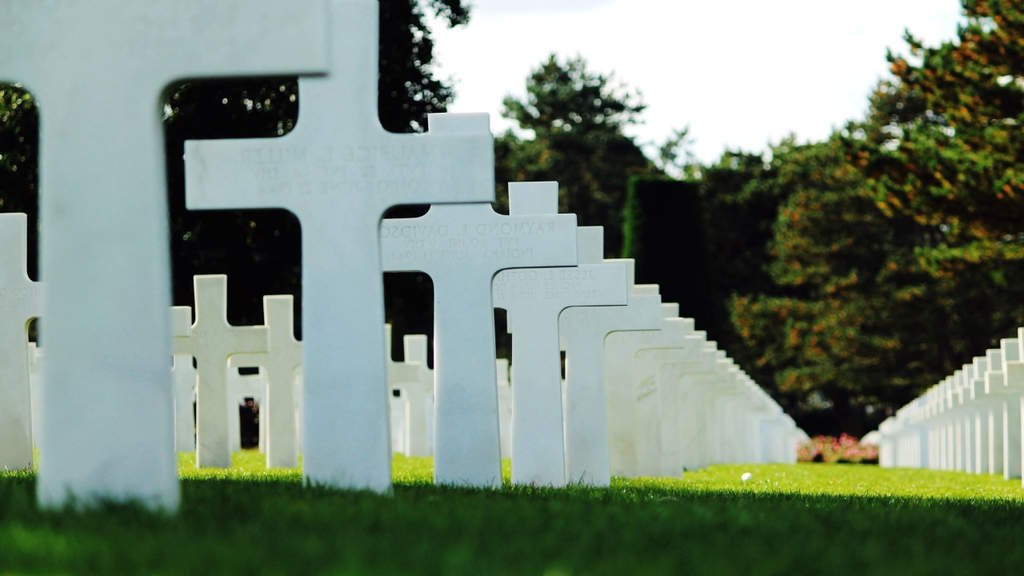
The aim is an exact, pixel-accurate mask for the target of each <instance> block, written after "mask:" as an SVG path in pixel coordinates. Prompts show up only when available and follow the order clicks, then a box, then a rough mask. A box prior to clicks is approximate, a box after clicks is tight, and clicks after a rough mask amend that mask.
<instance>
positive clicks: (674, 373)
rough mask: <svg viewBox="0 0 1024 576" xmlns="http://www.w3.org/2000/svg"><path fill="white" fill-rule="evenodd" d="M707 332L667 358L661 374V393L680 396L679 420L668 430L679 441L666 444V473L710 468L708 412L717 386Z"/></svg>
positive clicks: (689, 338) (688, 338)
mask: <svg viewBox="0 0 1024 576" xmlns="http://www.w3.org/2000/svg"><path fill="white" fill-rule="evenodd" d="M669 317H671V316H669ZM706 342H707V339H706V337H705V333H704V332H694V333H693V334H690V335H688V336H686V337H685V338H684V345H683V347H682V349H681V350H680V352H679V353H677V354H672V355H671V356H670V357H669V358H666V362H665V363H663V364H662V365H661V366H660V368H659V371H658V375H657V385H658V389H659V390H666V389H668V390H672V391H673V392H675V394H677V395H678V398H677V406H676V407H675V408H671V407H669V409H675V410H677V412H676V420H675V421H674V422H672V423H670V425H669V426H666V427H665V428H664V431H665V432H666V434H665V435H671V434H673V433H674V434H675V435H676V436H675V438H670V439H669V441H667V442H666V441H664V437H665V435H663V442H664V445H665V447H666V448H668V450H665V451H663V469H665V470H671V471H673V472H675V471H678V470H679V469H680V468H682V469H683V470H697V469H700V468H704V467H706V466H708V465H709V464H710V462H709V460H708V455H707V442H708V434H707V428H708V426H710V425H711V422H710V421H709V420H710V419H709V414H708V410H707V401H708V398H709V395H710V394H711V393H712V392H713V390H712V387H713V386H714V383H715V375H714V358H713V355H712V354H711V353H709V352H707V351H706V350H704V349H703V348H704V344H705V343H706Z"/></svg>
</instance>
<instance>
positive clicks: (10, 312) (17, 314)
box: [0, 4, 42, 470]
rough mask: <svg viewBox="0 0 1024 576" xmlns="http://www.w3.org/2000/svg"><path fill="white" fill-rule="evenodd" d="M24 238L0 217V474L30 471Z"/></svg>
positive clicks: (37, 302)
mask: <svg viewBox="0 0 1024 576" xmlns="http://www.w3.org/2000/svg"><path fill="white" fill-rule="evenodd" d="M0 6H3V4H0ZM0 28H2V25H0ZM2 45H3V40H0V46H2ZM0 61H2V57H0ZM27 234H28V228H27V219H26V216H25V215H24V214H21V213H8V214H0V247H2V252H0V294H2V296H3V301H2V302H0V322H2V323H3V328H2V329H0V470H31V469H32V459H33V456H32V455H33V452H32V447H33V445H34V444H33V440H32V426H33V423H32V412H33V408H32V389H31V388H30V387H29V356H28V353H27V350H28V348H27V346H28V324H29V322H30V321H31V320H32V318H34V317H37V316H39V315H40V314H41V313H42V286H41V285H40V284H39V283H37V282H33V281H32V280H31V279H29V277H28V240H27Z"/></svg>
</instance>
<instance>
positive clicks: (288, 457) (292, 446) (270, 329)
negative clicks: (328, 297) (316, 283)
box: [229, 295, 302, 468]
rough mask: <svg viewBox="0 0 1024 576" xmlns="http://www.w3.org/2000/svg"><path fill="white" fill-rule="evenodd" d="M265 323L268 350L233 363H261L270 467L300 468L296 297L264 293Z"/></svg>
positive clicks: (263, 425)
mask: <svg viewBox="0 0 1024 576" xmlns="http://www.w3.org/2000/svg"><path fill="white" fill-rule="evenodd" d="M263 324H264V326H266V329H267V350H266V352H261V353H251V352H250V353H247V354H244V359H237V361H236V362H234V363H233V364H234V365H236V366H240V367H241V366H245V367H252V366H258V367H259V368H260V374H261V375H262V377H263V381H264V382H266V385H267V389H266V390H262V391H261V392H260V395H261V397H262V401H261V402H260V437H261V438H265V439H266V441H265V442H262V443H261V444H260V451H261V452H264V453H266V457H267V468H298V466H299V443H298V439H299V424H298V421H297V420H296V403H297V401H298V395H297V393H296V389H297V386H296V385H295V382H296V379H297V378H298V372H299V369H300V368H301V367H302V343H301V342H299V341H298V340H296V339H295V298H294V297H293V296H291V295H274V296H264V297H263ZM229 404H230V402H229ZM229 408H230V407H229ZM231 433H232V434H234V432H233V431H232V432H231Z"/></svg>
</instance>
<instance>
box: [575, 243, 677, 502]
mask: <svg viewBox="0 0 1024 576" xmlns="http://www.w3.org/2000/svg"><path fill="white" fill-rule="evenodd" d="M589 248H594V249H595V250H594V252H593V253H592V254H585V253H583V252H582V251H581V253H580V264H599V263H600V262H601V261H602V250H597V248H599V247H598V246H590V247H589ZM602 248H603V247H602ZM584 258H586V259H585V260H584ZM605 262H615V261H613V260H605ZM619 262H622V264H623V265H625V266H626V270H627V272H626V278H627V280H628V282H629V285H630V287H632V285H633V261H632V260H620V261H619ZM558 326H559V327H558V332H559V337H560V338H561V342H562V347H563V348H564V349H565V379H566V398H565V400H566V402H565V468H566V475H567V477H568V480H569V481H570V482H573V483H579V484H583V485H586V486H610V485H611V468H610V464H609V456H608V395H607V393H606V390H605V378H604V376H605V374H604V342H605V338H606V337H607V336H608V334H610V333H612V332H623V331H631V330H657V329H658V328H660V327H661V297H660V296H658V295H649V294H638V293H632V294H630V296H629V304H628V305H626V306H580V307H571V308H566V309H565V310H563V311H562V314H561V316H559V319H558Z"/></svg>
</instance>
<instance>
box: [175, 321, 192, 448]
mask: <svg viewBox="0 0 1024 576" xmlns="http://www.w3.org/2000/svg"><path fill="white" fill-rule="evenodd" d="M191 326H192V308H190V307H188V306H174V307H172V308H171V331H172V334H187V333H188V331H189V329H190V328H191ZM171 359H172V363H171V374H172V378H171V380H172V382H173V386H174V450H175V451H176V452H193V451H195V449H196V436H195V434H196V421H195V415H194V414H195V412H194V410H195V397H196V369H195V366H194V365H193V359H192V355H191V354H174V355H172V356H171Z"/></svg>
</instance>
